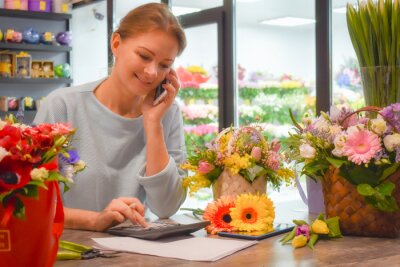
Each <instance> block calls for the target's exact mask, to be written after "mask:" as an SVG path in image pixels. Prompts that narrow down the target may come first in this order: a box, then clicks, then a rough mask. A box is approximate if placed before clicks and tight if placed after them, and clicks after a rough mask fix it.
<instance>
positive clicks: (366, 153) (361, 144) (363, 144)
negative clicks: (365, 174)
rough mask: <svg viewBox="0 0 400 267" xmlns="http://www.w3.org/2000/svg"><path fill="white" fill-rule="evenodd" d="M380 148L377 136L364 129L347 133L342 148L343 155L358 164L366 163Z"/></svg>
mask: <svg viewBox="0 0 400 267" xmlns="http://www.w3.org/2000/svg"><path fill="white" fill-rule="evenodd" d="M381 149H382V147H381V142H380V140H379V138H378V136H377V135H376V134H373V133H371V132H369V131H366V130H361V131H355V132H352V133H351V134H349V136H348V137H347V140H346V143H345V144H344V148H343V150H344V155H346V156H348V158H349V160H350V161H352V162H354V163H355V164H358V165H361V163H368V162H369V161H370V160H371V158H373V157H374V156H375V154H376V153H377V152H379V151H381Z"/></svg>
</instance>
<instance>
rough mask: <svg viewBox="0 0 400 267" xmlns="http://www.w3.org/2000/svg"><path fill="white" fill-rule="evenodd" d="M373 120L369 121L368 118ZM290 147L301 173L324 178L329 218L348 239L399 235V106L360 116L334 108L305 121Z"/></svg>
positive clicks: (369, 110) (364, 111) (372, 109)
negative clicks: (299, 164) (300, 166)
mask: <svg viewBox="0 0 400 267" xmlns="http://www.w3.org/2000/svg"><path fill="white" fill-rule="evenodd" d="M367 115H369V116H367ZM293 122H294V124H295V125H296V127H297V130H296V133H295V134H291V135H290V137H289V139H288V145H289V148H290V149H291V155H292V158H293V159H294V160H296V161H298V162H304V166H303V169H302V174H305V175H308V176H309V177H311V178H313V179H321V180H322V186H323V191H324V199H325V208H326V213H327V216H328V217H335V216H339V218H340V222H341V228H342V230H343V233H345V234H353V235H366V236H396V235H397V234H398V232H399V231H400V212H399V206H398V205H399V203H400V169H399V166H400V134H399V131H400V103H396V104H392V105H390V106H388V107H386V108H383V109H381V108H377V107H365V108H362V109H359V110H356V111H352V110H350V109H347V108H342V109H341V110H339V109H337V108H335V107H332V108H331V111H330V113H329V114H327V113H324V112H321V115H320V116H319V117H316V118H311V117H310V116H306V117H304V119H303V122H304V125H303V126H301V125H299V124H298V123H297V122H295V121H294V119H293Z"/></svg>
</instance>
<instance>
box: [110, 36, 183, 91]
mask: <svg viewBox="0 0 400 267" xmlns="http://www.w3.org/2000/svg"><path fill="white" fill-rule="evenodd" d="M111 45H112V49H113V53H114V57H115V66H114V70H113V74H114V75H117V79H118V81H119V83H120V84H121V85H122V86H123V88H125V89H127V90H129V93H131V94H133V95H137V96H145V95H147V94H149V93H152V92H153V91H154V89H155V88H156V87H157V86H158V85H159V84H160V83H161V82H162V80H163V79H164V78H165V76H166V75H167V74H168V73H169V71H170V69H171V66H172V64H173V62H174V60H175V57H176V56H177V54H178V42H177V40H176V39H175V37H174V36H172V35H171V34H169V33H166V32H164V31H160V30H156V31H151V32H148V33H143V34H140V35H137V36H134V37H128V38H125V39H124V40H121V38H120V37H119V35H118V34H116V35H114V36H113V40H112V43H111ZM114 72H115V73H114Z"/></svg>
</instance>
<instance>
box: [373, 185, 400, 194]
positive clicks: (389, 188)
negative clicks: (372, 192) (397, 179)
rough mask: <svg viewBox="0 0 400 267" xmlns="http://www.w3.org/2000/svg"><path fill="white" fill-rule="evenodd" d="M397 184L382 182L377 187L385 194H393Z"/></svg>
mask: <svg viewBox="0 0 400 267" xmlns="http://www.w3.org/2000/svg"><path fill="white" fill-rule="evenodd" d="M395 187H396V186H395V185H394V183H392V182H388V183H384V184H380V185H379V186H378V187H377V188H376V189H377V190H378V192H379V193H381V194H382V195H384V196H391V195H392V192H393V190H394V188H395Z"/></svg>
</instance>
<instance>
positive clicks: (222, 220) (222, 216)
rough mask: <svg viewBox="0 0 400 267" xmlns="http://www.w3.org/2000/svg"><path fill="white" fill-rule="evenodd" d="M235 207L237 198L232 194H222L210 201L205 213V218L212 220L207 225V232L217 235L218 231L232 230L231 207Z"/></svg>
mask: <svg viewBox="0 0 400 267" xmlns="http://www.w3.org/2000/svg"><path fill="white" fill-rule="evenodd" d="M233 207H235V198H234V197H232V196H222V197H221V198H220V199H218V200H216V201H214V202H211V203H209V204H208V205H207V208H206V210H205V211H204V214H203V218H204V220H207V221H210V222H211V224H210V225H208V226H207V227H206V230H207V233H209V234H213V235H215V234H217V233H218V232H230V231H232V225H231V224H230V222H231V221H232V218H231V215H230V209H231V208H233Z"/></svg>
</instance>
